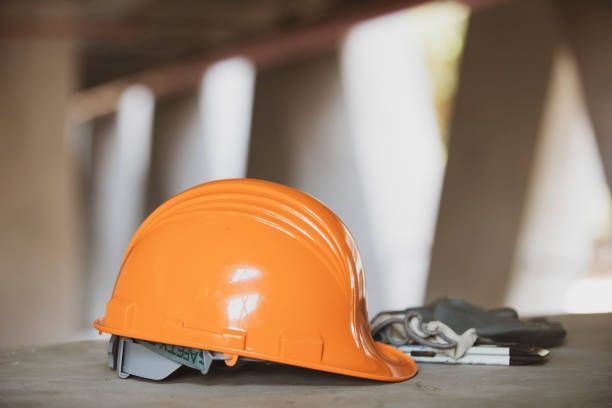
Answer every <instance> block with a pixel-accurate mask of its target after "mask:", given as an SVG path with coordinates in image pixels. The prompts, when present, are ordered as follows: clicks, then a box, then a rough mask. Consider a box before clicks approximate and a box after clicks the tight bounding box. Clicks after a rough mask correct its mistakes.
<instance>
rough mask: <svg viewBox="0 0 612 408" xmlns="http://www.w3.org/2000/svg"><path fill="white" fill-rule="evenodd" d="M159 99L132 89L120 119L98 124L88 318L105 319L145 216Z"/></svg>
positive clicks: (95, 130)
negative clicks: (124, 260)
mask: <svg viewBox="0 0 612 408" xmlns="http://www.w3.org/2000/svg"><path fill="white" fill-rule="evenodd" d="M153 107H154V100H153V95H152V93H151V92H150V91H149V90H148V89H147V88H144V87H141V86H133V87H131V88H128V89H127V90H126V91H125V93H124V94H123V96H122V97H121V101H120V104H119V110H118V112H117V114H115V115H110V116H107V117H104V118H100V119H96V122H95V123H94V125H93V135H92V137H93V143H92V146H93V154H92V159H93V172H92V174H93V177H92V201H91V203H92V204H91V205H92V210H91V212H92V222H93V225H92V234H93V235H92V240H91V245H92V247H91V251H92V260H91V261H92V266H91V271H90V275H89V285H88V293H89V305H88V306H89V308H90V311H89V313H88V314H89V317H90V319H93V318H96V317H100V316H102V315H103V314H104V310H105V305H106V302H107V301H108V299H109V298H110V295H111V292H112V289H113V285H114V282H115V278H116V277H117V272H118V271H119V266H120V264H121V260H122V258H123V253H124V251H125V248H126V247H127V244H128V242H129V240H130V238H131V237H132V235H133V233H134V232H135V231H136V229H137V228H138V226H139V225H140V223H141V222H142V220H143V219H144V217H145V215H146V202H147V186H148V173H149V166H150V154H151V130H152V123H153Z"/></svg>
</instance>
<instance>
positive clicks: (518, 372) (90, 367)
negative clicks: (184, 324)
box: [0, 314, 612, 407]
mask: <svg viewBox="0 0 612 408" xmlns="http://www.w3.org/2000/svg"><path fill="white" fill-rule="evenodd" d="M560 319H561V321H562V322H563V323H564V324H565V326H566V328H567V329H568V333H569V334H568V340H567V342H566V345H564V346H562V347H560V348H558V349H555V350H554V351H553V353H552V358H551V360H550V361H549V362H548V363H547V364H544V365H541V366H525V367H483V366H444V365H425V364H421V365H420V372H419V374H418V375H417V376H416V377H415V378H413V379H411V380H409V381H406V382H403V383H396V384H389V383H378V382H374V381H366V380H359V379H354V378H350V377H343V376H339V375H333V374H326V373H321V372H316V371H310V370H305V369H300V368H295V367H288V366H279V365H270V366H266V365H262V364H251V365H250V366H246V367H244V368H243V369H241V370H239V371H235V372H231V371H227V370H226V371H222V370H219V369H217V370H211V372H210V373H209V375H207V376H202V375H200V374H198V373H197V372H195V371H192V370H182V371H179V372H177V373H175V374H174V375H173V376H171V378H170V379H168V380H166V381H162V382H153V381H147V380H139V379H136V378H133V377H131V378H129V379H126V380H121V379H119V378H118V377H117V375H116V374H115V373H114V372H113V371H111V370H110V369H109V368H108V367H107V366H106V361H105V359H106V350H105V347H106V345H105V343H104V342H100V341H88V342H78V343H70V344H62V345H57V346H50V347H44V348H38V349H32V348H18V349H5V350H2V351H1V352H0V406H8V407H21V406H45V407H73V406H79V407H89V406H92V407H94V406H95V407H101V406H104V407H112V406H138V407H140V406H142V407H149V406H166V407H191V406H197V407H203V406H206V407H218V406H226V405H227V406H233V407H237V406H249V407H273V406H291V407H310V406H313V407H315V406H316V407H320V406H339V407H340V406H342V407H343V406H347V407H372V406H377V407H378V406H384V407H406V406H419V407H423V406H425V407H429V406H453V407H464V406H465V407H473V406H480V405H485V406H512V407H521V406H534V405H539V406H540V407H544V406H555V407H558V406H580V407H583V406H605V407H609V406H612V314H606V315H590V316H565V317H562V318H560Z"/></svg>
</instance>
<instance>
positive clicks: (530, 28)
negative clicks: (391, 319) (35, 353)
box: [0, 0, 612, 346]
mask: <svg viewBox="0 0 612 408" xmlns="http://www.w3.org/2000/svg"><path fill="white" fill-rule="evenodd" d="M609 44H612V6H611V5H610V4H609V2H607V1H605V0H587V1H584V2H571V1H565V0H537V1H527V0H512V1H510V0H509V1H495V0H490V1H485V0H479V1H476V0H473V1H465V2H456V1H429V2H426V1H411V0H405V1H399V2H398V1H389V2H387V1H377V2H368V1H352V0H315V1H296V2H284V1H267V0H257V1H248V2H247V1H245V2H237V3H227V4H226V3H218V2H209V1H189V0H183V1H180V2H163V1H157V0H130V1H124V2H121V3H112V4H111V3H108V2H104V1H91V2H86V3H83V2H76V1H69V0H65V1H64V0H53V1H35V0H32V1H26V2H23V1H6V2H3V3H2V4H1V5H0V53H1V54H0V55H1V56H0V58H1V59H0V60H1V61H2V63H1V64H0V74H1V75H0V89H1V92H0V170H1V171H0V180H1V184H0V186H1V187H2V189H1V190H0V191H1V193H0V194H1V200H0V203H1V204H0V209H1V211H0V226H1V227H2V229H1V233H0V273H1V274H2V276H1V278H2V279H1V281H2V285H0V346H5V345H14V344H42V343H49V342H57V341H65V340H72V339H78V338H83V337H92V336H93V335H94V334H95V333H93V329H91V328H90V327H91V326H90V324H91V321H92V320H93V318H95V317H98V316H100V315H102V314H103V313H104V306H105V302H106V300H107V299H108V297H109V296H110V292H111V290H112V285H113V283H114V279H115V277H116V273H117V269H118V266H119V263H120V262H121V257H122V255H123V250H124V248H125V246H126V245H127V242H128V240H129V238H130V236H131V234H132V233H133V231H134V230H135V228H137V226H138V225H139V223H140V222H141V221H142V220H143V219H144V217H146V215H147V214H148V213H149V212H150V211H152V210H153V209H154V208H155V207H156V206H157V205H159V204H160V203H161V202H163V201H164V200H166V199H167V198H169V197H170V196H172V195H173V194H176V193H178V192H180V191H181V190H183V189H185V188H187V187H189V186H192V185H194V184H198V183H201V182H205V181H209V180H214V179H218V178H226V177H245V176H248V177H256V178H262V179H267V180H272V181H277V182H281V183H284V184H287V185H290V186H294V187H297V188H299V189H302V190H304V191H306V192H308V193H310V194H312V195H313V196H315V197H317V198H318V199H320V200H321V201H323V202H324V203H326V204H327V205H328V206H329V207H331V208H332V209H333V210H334V211H335V212H337V214H338V215H340V217H341V218H342V219H343V220H344V221H345V223H346V224H347V226H348V227H349V229H350V230H351V231H352V232H353V234H354V235H355V238H356V240H357V242H358V244H359V246H360V249H361V252H362V257H363V261H364V264H365V269H366V280H367V288H368V303H369V311H370V316H373V315H374V314H375V313H377V312H379V311H381V310H385V309H398V308H405V307H408V306H414V305H419V304H422V303H423V302H426V301H429V300H433V299H436V298H438V297H440V296H458V297H464V298H466V299H468V300H470V301H473V302H475V303H478V304H481V305H483V306H487V307H494V306H500V305H508V306H513V307H516V308H517V309H518V310H519V312H521V313H527V314H530V315H535V314H543V313H563V312H593V311H611V310H612V303H611V299H612V238H611V228H612V225H611V223H612V220H611V213H612V211H611V204H610V190H609V182H610V180H611V174H612V172H611V171H610V169H612V122H610V119H609V118H610V117H612V116H610V115H609V112H610V106H612V82H611V81H610V78H609V75H610V74H609V73H610V72H612V49H610V47H609Z"/></svg>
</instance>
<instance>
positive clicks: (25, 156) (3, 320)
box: [0, 39, 82, 347]
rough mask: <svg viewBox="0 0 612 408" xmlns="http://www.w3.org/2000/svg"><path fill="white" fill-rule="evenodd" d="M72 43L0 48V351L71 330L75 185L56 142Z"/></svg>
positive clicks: (63, 148) (60, 337) (64, 149)
mask: <svg viewBox="0 0 612 408" xmlns="http://www.w3.org/2000/svg"><path fill="white" fill-rule="evenodd" d="M76 52H77V48H76V44H74V43H73V42H72V41H68V40H45V39H32V40H25V39H2V40H0V55H2V57H1V59H2V61H1V62H0V189H1V191H2V194H1V197H2V198H1V199H0V228H1V230H2V232H1V233H0V278H1V283H0V347H4V346H9V345H18V344H41V343H49V342H57V341H64V340H67V339H70V338H73V337H74V336H75V335H76V333H77V331H78V329H79V327H78V323H79V311H80V304H78V301H79V300H80V296H79V290H80V288H81V283H82V282H81V280H80V275H79V270H78V251H79V249H80V246H79V240H78V224H77V222H78V219H79V217H78V201H77V182H76V177H75V171H74V167H73V162H72V161H71V156H70V149H69V146H68V145H67V138H66V134H65V120H64V119H65V108H66V104H67V100H68V97H69V95H70V94H71V93H72V92H73V91H74V89H75V86H76V78H77V76H76V70H77V66H78V64H77V63H78V59H77V54H76Z"/></svg>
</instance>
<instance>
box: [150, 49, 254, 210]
mask: <svg viewBox="0 0 612 408" xmlns="http://www.w3.org/2000/svg"><path fill="white" fill-rule="evenodd" d="M254 84H255V67H254V66H253V65H252V64H251V63H250V62H249V61H248V60H246V59H244V58H239V57H237V58H231V59H227V60H224V61H220V62H218V63H216V64H214V65H212V66H211V67H210V68H209V69H208V70H206V71H205V72H204V73H203V75H202V83H201V85H200V88H199V89H198V90H196V91H194V92H192V93H189V94H186V95H180V96H177V97H175V98H172V99H170V100H166V101H162V102H161V103H160V104H159V106H158V109H157V112H156V117H155V130H154V138H155V146H154V152H153V157H154V166H153V185H152V186H151V187H152V202H151V208H150V209H153V208H154V207H156V206H157V205H159V204H161V202H163V201H164V200H166V199H168V198H169V197H170V196H172V195H174V194H176V193H178V192H180V191H182V190H185V189H187V188H189V187H192V186H194V185H197V184H200V183H203V182H206V181H211V180H215V179H223V178H235V177H244V176H245V175H246V167H247V154H248V150H249V139H250V132H251V109H252V102H253V88H254Z"/></svg>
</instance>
